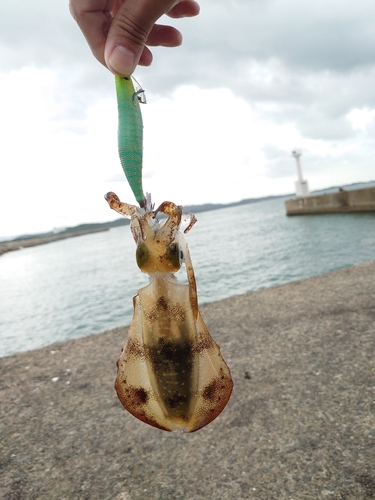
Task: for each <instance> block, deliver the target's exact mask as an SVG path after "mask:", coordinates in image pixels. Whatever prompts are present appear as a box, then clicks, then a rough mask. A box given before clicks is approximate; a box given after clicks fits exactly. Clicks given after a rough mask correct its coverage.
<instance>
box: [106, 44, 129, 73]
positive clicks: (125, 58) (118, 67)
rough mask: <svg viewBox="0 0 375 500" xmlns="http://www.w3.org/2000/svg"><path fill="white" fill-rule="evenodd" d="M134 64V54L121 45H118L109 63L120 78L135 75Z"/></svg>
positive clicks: (110, 67)
mask: <svg viewBox="0 0 375 500" xmlns="http://www.w3.org/2000/svg"><path fill="white" fill-rule="evenodd" d="M134 64H135V55H134V54H133V52H131V51H130V50H128V49H126V48H125V47H122V46H121V45H116V47H115V48H114V49H113V50H112V52H111V55H110V56H109V58H108V61H107V66H108V67H109V69H110V70H111V71H112V72H113V73H116V74H117V75H120V76H130V75H131V74H132V73H133V70H134Z"/></svg>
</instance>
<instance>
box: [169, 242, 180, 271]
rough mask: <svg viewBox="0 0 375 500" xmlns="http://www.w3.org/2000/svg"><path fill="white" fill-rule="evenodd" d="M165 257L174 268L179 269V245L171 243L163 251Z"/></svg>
mask: <svg viewBox="0 0 375 500" xmlns="http://www.w3.org/2000/svg"><path fill="white" fill-rule="evenodd" d="M165 256H166V259H167V260H168V262H169V264H170V265H171V266H172V267H173V268H175V269H179V268H180V267H181V261H180V247H179V245H178V244H177V243H171V244H170V245H169V246H168V247H167V250H166V252H165Z"/></svg>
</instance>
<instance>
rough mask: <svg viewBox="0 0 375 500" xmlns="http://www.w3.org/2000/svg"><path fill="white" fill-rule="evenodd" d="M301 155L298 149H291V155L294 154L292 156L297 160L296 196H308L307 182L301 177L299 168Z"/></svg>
mask: <svg viewBox="0 0 375 500" xmlns="http://www.w3.org/2000/svg"><path fill="white" fill-rule="evenodd" d="M301 155H302V152H301V151H300V150H299V149H295V150H294V151H292V156H294V158H295V159H296V162H297V175H298V181H296V182H295V185H296V196H297V198H298V197H304V196H310V191H309V184H308V182H307V181H306V180H304V179H303V177H302V168H301V162H300V157H301Z"/></svg>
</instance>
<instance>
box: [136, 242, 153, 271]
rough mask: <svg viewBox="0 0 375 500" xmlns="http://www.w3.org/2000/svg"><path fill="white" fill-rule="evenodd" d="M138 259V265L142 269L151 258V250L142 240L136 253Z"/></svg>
mask: <svg viewBox="0 0 375 500" xmlns="http://www.w3.org/2000/svg"><path fill="white" fill-rule="evenodd" d="M135 257H136V260H137V265H138V267H139V269H142V268H143V267H144V266H145V265H146V264H147V262H148V260H149V259H150V251H149V249H148V248H147V245H146V243H144V242H142V243H140V244H139V245H138V246H137V251H136V253H135Z"/></svg>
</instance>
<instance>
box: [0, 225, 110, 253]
mask: <svg viewBox="0 0 375 500" xmlns="http://www.w3.org/2000/svg"><path fill="white" fill-rule="evenodd" d="M102 231H108V228H96V229H86V230H84V231H73V232H67V233H61V234H53V235H49V236H38V237H36V238H26V239H21V240H13V241H4V242H1V243H0V255H3V254H5V253H7V252H13V251H15V250H21V249H22V248H27V247H35V246H37V245H45V244H46V243H52V242H53V241H58V240H65V239H66V238H74V237H75V236H83V235H85V234H91V233H100V232H102Z"/></svg>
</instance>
